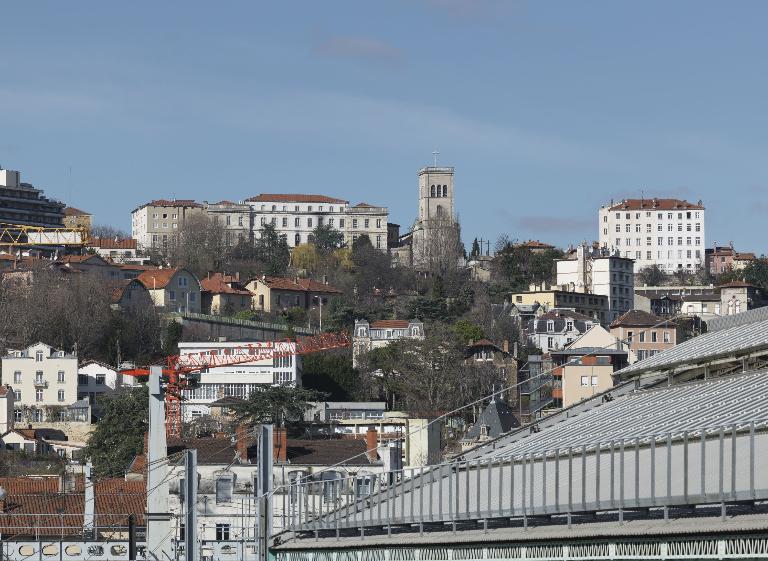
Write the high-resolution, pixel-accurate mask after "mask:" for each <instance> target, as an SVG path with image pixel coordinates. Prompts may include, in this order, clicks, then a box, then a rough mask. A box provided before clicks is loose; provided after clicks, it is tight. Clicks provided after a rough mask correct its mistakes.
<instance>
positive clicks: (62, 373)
mask: <svg viewBox="0 0 768 561" xmlns="http://www.w3.org/2000/svg"><path fill="white" fill-rule="evenodd" d="M57 380H58V381H59V384H63V383H64V371H63V370H59V375H58V377H57Z"/></svg>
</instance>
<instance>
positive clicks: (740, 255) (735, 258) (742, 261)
mask: <svg viewBox="0 0 768 561" xmlns="http://www.w3.org/2000/svg"><path fill="white" fill-rule="evenodd" d="M705 256H706V257H705V259H706V267H707V270H708V271H709V272H710V274H712V275H720V274H722V273H725V272H727V271H741V270H743V269H744V267H746V266H747V265H749V264H750V263H751V262H752V261H754V260H755V259H756V257H755V254H754V253H751V252H738V251H736V250H735V249H734V248H733V242H731V244H730V245H728V246H725V247H723V246H718V245H717V243H715V246H714V247H713V248H708V249H707V250H706V251H705Z"/></svg>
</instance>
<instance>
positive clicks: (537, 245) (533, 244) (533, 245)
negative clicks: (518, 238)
mask: <svg viewBox="0 0 768 561" xmlns="http://www.w3.org/2000/svg"><path fill="white" fill-rule="evenodd" d="M515 247H527V248H530V249H555V246H553V245H550V244H548V243H544V242H540V241H539V240H528V241H525V242H521V243H518V244H515Z"/></svg>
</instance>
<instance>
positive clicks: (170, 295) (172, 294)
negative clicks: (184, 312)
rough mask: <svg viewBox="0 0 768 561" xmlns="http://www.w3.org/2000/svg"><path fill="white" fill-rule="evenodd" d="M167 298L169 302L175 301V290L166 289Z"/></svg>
mask: <svg viewBox="0 0 768 561" xmlns="http://www.w3.org/2000/svg"><path fill="white" fill-rule="evenodd" d="M168 300H170V301H171V302H175V301H176V292H175V291H173V290H169V291H168Z"/></svg>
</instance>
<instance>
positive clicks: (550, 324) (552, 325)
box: [547, 321, 555, 333]
mask: <svg viewBox="0 0 768 561" xmlns="http://www.w3.org/2000/svg"><path fill="white" fill-rule="evenodd" d="M554 330H555V322H554V321H547V333H552V332H553V331H554Z"/></svg>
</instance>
